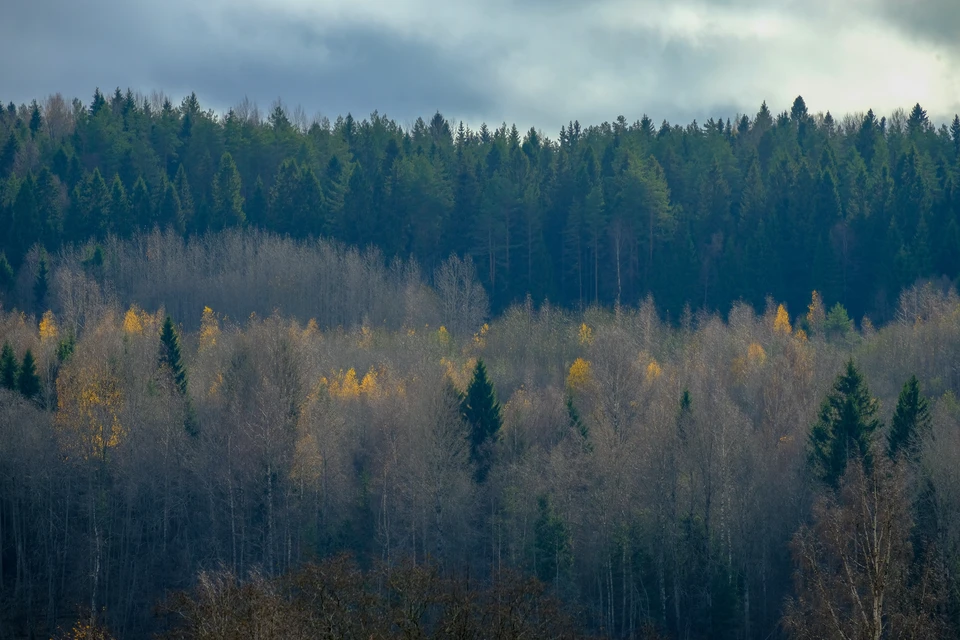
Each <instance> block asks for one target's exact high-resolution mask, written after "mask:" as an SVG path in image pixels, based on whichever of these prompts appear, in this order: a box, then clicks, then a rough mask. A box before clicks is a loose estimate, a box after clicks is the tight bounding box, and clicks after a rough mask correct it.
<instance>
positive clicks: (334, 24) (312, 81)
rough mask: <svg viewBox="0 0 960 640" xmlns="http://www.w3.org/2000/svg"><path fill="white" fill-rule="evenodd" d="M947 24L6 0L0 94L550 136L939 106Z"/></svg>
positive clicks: (879, 0)
mask: <svg viewBox="0 0 960 640" xmlns="http://www.w3.org/2000/svg"><path fill="white" fill-rule="evenodd" d="M958 29H960V1H958V0H920V1H919V2H901V1H900V0H847V1H845V2H829V1H827V0H804V1H800V0H772V1H770V0H766V1H761V0H675V1H673V2H670V3H663V2H658V1H655V0H597V1H596V2H591V3H586V2H581V1H580V0H446V1H445V2H442V3H441V2H435V1H434V0H276V1H272V2H268V1H267V0H230V1H229V2H228V1H227V0H191V1H188V0H173V1H172V2H167V3H145V2H131V1H121V0H89V1H86V2H75V1H70V0H31V1H27V0H17V1H15V2H13V3H11V6H7V7H5V8H4V20H3V21H2V22H0V41H3V42H4V43H6V45H7V48H8V50H9V51H15V52H17V55H16V56H13V57H11V58H8V61H7V63H5V64H4V65H3V66H2V67H0V99H3V100H11V99H12V100H14V101H16V102H25V101H29V100H30V99H32V98H35V97H36V98H43V97H44V96H46V95H48V94H51V93H55V92H61V93H63V94H64V95H65V96H67V97H73V96H78V97H80V98H81V99H83V100H84V101H85V102H89V99H90V95H91V94H92V92H93V88H94V87H95V86H99V87H101V89H103V90H104V91H108V92H109V91H112V89H113V87H116V86H120V87H122V88H126V87H130V88H133V89H134V90H141V91H143V92H145V93H149V92H150V91H152V90H162V91H165V92H166V93H167V94H168V95H170V96H171V97H173V98H175V99H179V98H180V97H181V96H183V95H184V94H186V93H189V92H190V91H196V92H197V94H198V96H199V97H200V99H201V102H202V103H203V104H204V106H206V107H209V108H213V109H215V110H217V111H224V110H225V109H227V108H229V107H230V106H232V105H234V104H237V103H238V102H239V101H241V100H242V99H243V98H244V97H245V96H246V97H249V98H250V99H251V100H253V101H256V102H257V103H258V104H259V105H260V107H261V109H262V110H264V111H265V110H266V109H268V108H269V106H270V104H271V103H272V102H273V101H274V100H275V99H277V98H278V97H279V98H282V100H283V102H284V103H285V104H286V105H288V106H290V107H293V106H295V105H298V104H299V105H301V106H302V107H303V109H304V111H305V112H306V113H307V114H308V115H313V114H314V113H317V112H321V113H323V114H325V115H328V116H330V117H334V116H336V115H337V114H343V113H346V112H347V111H350V112H352V113H353V114H354V115H355V116H358V117H362V116H366V115H367V114H369V113H370V112H371V111H373V110H375V109H376V110H378V111H380V112H381V113H386V114H387V115H389V116H391V117H393V118H396V119H397V120H398V121H399V122H401V123H409V122H410V121H412V120H413V119H414V118H416V117H417V116H423V117H425V118H426V117H429V116H430V115H431V114H432V113H433V112H434V110H438V109H439V110H440V111H441V112H443V113H444V114H445V115H446V116H448V117H453V118H462V119H464V120H467V121H468V122H469V123H471V124H472V125H474V126H476V125H478V124H479V123H480V122H482V121H486V122H488V123H489V124H491V125H496V124H499V123H500V122H502V121H507V122H516V123H517V125H518V126H520V127H522V128H526V127H529V126H537V127H541V128H542V129H544V130H545V131H546V132H547V133H548V134H550V135H555V134H556V132H557V131H558V130H559V128H560V126H561V125H562V124H564V123H566V122H568V121H570V120H573V119H579V120H580V121H581V123H585V124H593V123H599V122H602V121H605V120H606V121H612V120H613V119H614V118H616V117H617V116H618V115H621V114H622V115H624V116H626V117H627V118H628V119H629V120H631V121H632V120H634V119H637V118H639V117H640V116H641V115H642V114H644V113H647V114H649V115H650V116H651V117H652V118H653V119H654V120H655V121H656V122H658V123H659V122H660V121H661V120H662V119H668V120H670V121H671V122H673V123H683V124H685V123H687V122H690V121H691V120H693V119H694V118H696V119H697V120H698V121H700V122H703V121H704V120H706V119H707V118H710V117H714V118H717V117H724V118H726V117H731V118H732V117H733V116H734V115H735V114H736V113H738V112H745V113H748V114H754V113H756V111H757V109H758V108H759V104H760V103H761V102H762V101H763V100H767V101H768V102H769V103H770V105H771V109H773V110H774V111H778V110H782V109H786V108H789V105H790V103H791V102H792V100H793V98H794V97H795V96H796V95H797V94H802V95H804V97H805V98H807V104H808V106H809V107H810V108H811V110H813V111H818V110H823V111H826V110H827V109H830V110H832V111H833V112H834V113H835V114H840V113H843V112H846V111H855V110H865V109H866V108H869V107H873V108H875V109H876V110H878V111H880V112H883V111H887V112H889V110H890V109H892V108H894V107H897V106H907V107H909V106H910V104H912V103H913V101H915V100H921V101H923V102H924V106H925V107H927V108H928V110H929V111H930V113H931V114H940V113H952V110H953V109H954V108H955V107H956V106H957V105H958V102H960V87H958V81H957V79H956V78H954V77H953V74H952V68H953V66H952V65H953V63H954V62H955V59H956V57H957V54H958V50H957V49H956V48H955V45H954V43H953V39H954V34H955V33H956V32H957V30H958Z"/></svg>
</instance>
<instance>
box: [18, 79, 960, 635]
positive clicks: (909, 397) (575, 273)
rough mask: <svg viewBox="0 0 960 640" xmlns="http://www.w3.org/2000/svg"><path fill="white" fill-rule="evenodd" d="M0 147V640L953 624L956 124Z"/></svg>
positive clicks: (158, 125) (197, 119) (92, 135)
mask: <svg viewBox="0 0 960 640" xmlns="http://www.w3.org/2000/svg"><path fill="white" fill-rule="evenodd" d="M3 140H6V142H5V143H3V144H4V146H3V149H2V152H0V180H2V182H0V188H2V192H0V229H2V231H0V234H2V235H0V245H2V252H3V253H2V255H0V344H2V353H0V640H6V639H7V638H21V637H24V638H26V637H40V636H46V637H63V638H149V637H164V638H178V639H184V640H186V639H194V638H196V639H199V638H224V639H226V638H288V637H304V638H307V637H310V638H313V637H321V638H326V637H329V638H341V637H342V638H370V637H376V638H388V637H403V638H421V637H436V638H485V637H497V638H520V637H531V638H554V637H569V638H574V637H584V638H586V637H615V638H644V639H648V640H653V639H667V638H678V639H679V638H685V639H698V638H738V639H750V638H757V639H760V638H885V637H898V638H899V637H902V638H939V637H954V636H955V635H956V633H957V630H958V629H960V476H958V471H957V470H958V469H960V399H958V398H957V394H960V297H958V294H957V292H956V284H957V278H958V275H960V230H958V224H960V217H958V216H960V214H958V209H957V207H960V196H958V195H957V193H958V192H957V191H955V189H956V188H957V187H956V186H955V185H956V184H957V182H956V181H957V180H958V179H960V119H956V118H955V119H954V122H953V126H952V127H949V128H948V127H941V128H939V129H937V128H935V127H934V126H933V125H932V123H931V122H930V121H929V119H928V118H927V116H926V113H925V112H924V110H923V109H922V108H921V107H920V106H919V105H917V106H916V107H914V109H913V110H912V111H911V112H910V113H907V112H902V111H898V112H895V113H893V114H892V115H891V116H890V117H889V118H883V117H881V118H878V117H877V116H876V115H875V114H874V113H873V112H868V113H867V114H865V115H864V114H853V115H850V116H845V117H843V118H842V119H839V120H834V118H833V117H832V116H831V115H830V114H829V113H827V114H825V115H821V114H817V115H811V114H809V113H808V112H807V109H806V107H805V106H804V103H803V100H802V99H801V98H798V99H797V100H796V102H795V103H794V104H793V106H792V108H791V110H790V111H788V112H784V113H781V114H780V115H773V114H772V113H771V112H770V110H769V109H768V107H767V106H766V105H765V104H764V105H762V106H761V108H760V111H759V112H758V113H757V114H756V116H754V117H753V118H751V117H747V116H738V117H737V118H734V119H733V120H731V121H726V120H716V121H715V120H708V121H707V123H706V124H704V125H698V124H697V123H695V122H694V123H692V124H691V125H688V126H675V125H674V126H671V125H669V124H668V123H663V124H662V125H661V126H660V127H659V128H657V127H655V126H654V125H653V123H652V122H650V120H649V118H646V117H644V118H643V119H642V120H640V121H638V122H636V123H634V124H633V125H628V124H627V122H626V120H625V119H624V118H619V119H617V121H616V123H614V124H609V123H604V124H602V125H599V126H596V127H589V128H585V129H583V128H581V126H580V125H579V124H578V123H575V122H574V123H571V124H570V126H569V127H564V129H563V130H562V131H561V133H560V136H559V138H558V140H556V141H553V140H550V139H549V138H547V137H546V136H544V135H543V134H542V133H540V132H537V131H534V130H531V131H529V132H527V133H526V134H525V135H523V136H522V137H521V136H520V134H519V133H518V132H517V130H516V128H508V127H507V126H506V125H503V126H501V127H499V128H498V129H495V130H490V129H488V128H487V127H486V126H482V127H480V129H479V131H476V132H474V131H471V130H470V129H468V128H467V127H466V126H464V125H459V124H458V125H457V126H456V127H454V126H453V125H452V124H451V123H448V122H447V121H446V120H445V119H444V118H443V117H442V116H441V115H440V114H439V113H438V114H436V115H435V116H434V117H433V118H432V119H431V120H430V122H429V124H427V123H425V122H424V121H422V120H418V121H417V122H416V123H415V124H414V125H413V126H412V127H410V128H403V127H401V126H400V125H398V124H397V123H395V122H392V121H390V120H389V119H387V118H386V117H385V116H381V115H379V114H376V113H374V114H372V115H371V116H370V117H369V119H367V120H364V121H362V122H358V121H355V120H354V119H353V118H352V117H351V116H346V117H343V118H337V120H336V121H335V122H334V123H331V122H330V121H329V120H326V119H323V118H316V119H314V120H313V121H312V122H308V121H307V119H306V117H305V116H304V114H303V113H302V110H299V109H298V110H296V111H294V112H292V113H288V111H287V110H286V109H285V108H284V107H283V105H282V104H277V105H276V106H275V108H274V109H273V110H272V111H271V112H270V114H269V116H268V117H267V118H266V119H263V118H262V117H261V115H260V114H259V112H258V110H257V108H256V107H255V106H254V105H251V104H249V103H244V104H241V105H239V106H238V107H236V108H235V109H233V110H231V111H230V112H229V113H228V114H226V115H225V116H218V115H216V114H214V113H212V112H210V111H203V110H202V109H201V108H200V106H199V104H198V101H197V100H196V98H195V96H190V97H188V98H186V99H185V100H184V101H183V103H182V104H181V105H180V106H178V107H174V106H172V104H171V103H170V101H169V100H167V99H165V98H164V97H163V96H162V95H154V96H151V97H149V98H145V97H143V96H140V95H137V94H133V93H132V92H129V91H128V92H127V93H126V94H124V93H123V92H121V91H119V90H118V91H117V92H116V93H115V94H114V95H113V97H112V98H109V99H108V98H107V97H105V96H104V95H102V94H101V93H100V92H99V90H98V91H97V92H96V93H95V95H94V98H93V101H92V102H91V103H90V104H89V105H84V104H82V103H81V102H80V101H78V100H75V101H73V103H72V104H68V103H67V102H65V101H64V100H63V99H62V98H61V97H60V96H53V97H51V98H48V99H47V100H46V101H44V102H43V103H42V104H40V103H36V102H35V103H33V104H31V105H22V106H20V107H16V106H15V105H10V106H9V107H7V108H5V109H4V110H3V111H2V115H0V141H3ZM958 186H960V185H958ZM511 258H512V259H511Z"/></svg>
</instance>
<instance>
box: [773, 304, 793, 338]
mask: <svg viewBox="0 0 960 640" xmlns="http://www.w3.org/2000/svg"><path fill="white" fill-rule="evenodd" d="M773 330H774V332H775V333H784V334H787V335H790V334H791V333H792V332H793V329H792V328H791V327H790V316H789V315H788V314H787V309H786V307H784V306H783V305H782V304H781V305H780V306H778V307H777V316H776V317H775V318H774V319H773Z"/></svg>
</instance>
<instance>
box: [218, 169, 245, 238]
mask: <svg viewBox="0 0 960 640" xmlns="http://www.w3.org/2000/svg"><path fill="white" fill-rule="evenodd" d="M242 191H243V185H242V184H241V182H240V172H239V171H237V165H236V163H235V162H234V161H233V156H231V155H230V154H229V153H224V154H223V155H222V156H221V157H220V167H219V169H217V174H216V176H215V177H214V180H213V190H212V195H213V204H212V210H211V212H210V224H209V226H210V229H211V230H213V231H218V230H220V229H225V228H227V227H240V226H243V223H244V222H245V220H246V215H245V214H244V212H243V195H242Z"/></svg>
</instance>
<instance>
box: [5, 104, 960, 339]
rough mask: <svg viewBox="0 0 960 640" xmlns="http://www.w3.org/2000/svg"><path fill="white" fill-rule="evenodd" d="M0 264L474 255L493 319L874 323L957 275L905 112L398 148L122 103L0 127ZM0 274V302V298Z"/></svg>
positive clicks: (270, 118)
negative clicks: (274, 246) (722, 314)
mask: <svg viewBox="0 0 960 640" xmlns="http://www.w3.org/2000/svg"><path fill="white" fill-rule="evenodd" d="M0 145H2V149H0V238H2V241H0V244H2V246H0V250H2V251H4V252H5V254H6V258H7V261H9V262H10V263H12V265H13V266H14V267H16V266H18V265H19V264H20V261H21V260H22V258H23V256H24V255H25V254H26V253H27V251H28V250H29V249H30V247H31V246H32V245H33V244H34V243H35V242H37V241H38V240H39V241H40V242H41V243H42V244H43V245H44V246H45V247H46V248H47V249H48V250H51V251H53V250H55V249H56V248H57V247H58V246H60V245H61V244H62V243H64V242H68V243H69V242H74V243H75V242H85V241H86V240H87V239H89V238H91V237H94V238H104V237H106V236H107V235H109V234H114V235H116V236H119V237H121V238H125V237H129V236H130V235H131V234H132V233H134V232H135V231H137V230H138V229H140V230H149V229H151V228H153V227H154V226H159V227H160V229H161V230H165V229H167V228H172V229H174V230H175V231H176V232H177V233H181V234H197V233H202V232H204V231H208V230H219V229H225V228H234V227H241V226H252V227H258V228H262V229H268V230H272V231H275V232H278V233H281V234H290V235H292V236H293V237H295V238H304V237H307V236H314V237H317V236H324V237H327V238H331V239H337V240H340V241H343V242H346V243H348V244H351V245H357V246H366V245H375V246H376V247H378V248H379V250H380V251H381V252H382V254H383V256H384V257H385V258H386V259H387V260H390V259H392V258H394V257H397V256H399V257H402V258H404V259H406V258H408V257H410V256H413V257H415V258H416V259H417V261H418V262H419V264H420V265H421V266H422V267H424V268H425V269H426V271H427V272H428V273H429V272H432V271H433V270H434V268H435V267H436V266H437V265H438V264H440V263H441V262H442V261H443V260H444V259H445V258H446V257H447V256H449V255H450V254H451V253H456V254H458V255H461V256H463V255H468V254H469V255H471V256H472V257H473V259H474V261H475V263H476V264H477V267H478V273H479V276H480V281H481V283H482V284H483V286H484V287H485V288H486V289H487V292H488V293H489V295H490V299H491V302H492V304H493V308H494V310H497V311H499V310H502V309H504V308H506V306H508V305H509V304H510V303H511V302H514V301H522V300H523V298H524V296H525V295H526V294H528V293H529V294H530V295H532V297H533V299H534V300H535V301H536V302H540V301H542V300H544V299H549V300H551V301H552V302H554V303H555V304H560V305H562V306H567V307H582V306H584V305H587V304H590V303H603V304H612V303H614V302H616V301H620V302H622V303H635V302H636V301H638V300H640V299H642V298H643V297H644V296H645V295H646V294H647V293H652V294H653V295H654V297H655V298H656V299H657V300H658V301H659V302H660V304H661V305H662V306H663V307H664V309H666V310H669V312H670V313H671V314H673V316H674V317H678V316H679V314H680V312H681V310H682V308H683V306H684V304H685V303H689V304H691V305H692V306H693V307H694V308H699V307H704V308H707V309H718V310H724V309H727V308H729V306H730V304H731V303H732V302H734V301H737V300H741V299H742V300H744V301H746V302H749V303H751V304H753V305H754V306H755V308H759V307H762V305H763V301H764V298H765V296H767V295H774V296H777V297H778V299H783V300H785V301H786V302H787V303H788V304H789V306H790V307H791V308H799V307H800V306H801V305H803V304H806V300H807V299H808V297H809V292H810V291H812V290H814V289H816V290H817V291H820V292H821V294H822V295H823V298H824V300H826V301H827V302H828V303H829V304H830V305H833V304H834V303H837V302H839V303H841V304H843V305H844V306H845V307H846V308H847V309H848V310H849V311H850V313H851V314H852V315H853V317H854V318H857V319H859V318H860V317H862V316H863V315H864V314H867V313H869V314H870V315H871V317H872V318H873V320H874V321H879V320H888V319H890V317H891V313H892V312H893V309H894V307H895V302H896V298H897V295H898V294H899V291H900V290H901V289H902V288H903V287H905V286H908V285H910V284H912V283H913V282H914V280H916V279H917V278H918V277H940V276H946V277H947V278H949V279H951V280H953V279H956V278H957V276H958V275H960V223H958V221H957V220H958V214H960V209H958V208H960V195H958V193H960V186H958V185H960V182H958V181H960V120H958V119H956V118H955V119H954V121H953V123H952V126H950V127H949V128H948V127H946V126H941V127H940V128H936V127H935V126H934V125H933V124H932V123H931V122H930V120H929V119H928V117H927V115H926V112H925V111H924V110H923V109H922V108H921V106H920V105H916V106H915V107H914V108H913V109H912V111H911V112H910V113H909V114H908V113H906V112H903V111H897V112H895V113H893V114H891V115H890V117H889V118H886V117H879V116H877V115H876V114H874V113H873V112H872V111H870V112H868V113H866V114H856V115H849V116H845V117H843V118H842V119H835V118H834V117H833V116H832V115H831V114H830V113H829V112H828V113H826V114H816V115H814V114H811V113H809V112H808V110H807V108H806V106H805V104H804V102H803V99H802V98H797V100H796V101H795V102H794V104H793V105H792V107H791V108H790V110H789V111H784V112H783V113H779V114H776V113H773V112H772V111H771V110H770V109H769V108H768V107H767V105H766V104H764V105H762V106H761V108H760V110H759V111H758V112H757V113H756V114H755V115H752V116H749V115H743V116H738V117H737V118H734V119H732V120H731V119H726V120H725V119H723V118H721V119H717V120H714V119H712V118H711V119H710V120H708V121H707V122H706V123H704V124H702V125H701V124H698V123H697V122H693V123H691V124H689V125H685V126H681V125H670V124H668V123H667V122H663V123H662V124H660V125H659V126H657V125H656V124H655V123H654V122H652V121H651V120H650V119H649V118H647V117H646V116H644V117H643V118H642V119H640V120H638V121H636V122H633V123H632V124H631V123H629V122H628V121H627V120H626V119H625V118H623V117H620V118H618V119H617V120H616V121H614V122H613V123H603V124H601V125H598V126H590V127H581V125H580V124H579V123H577V122H573V123H571V124H570V125H569V126H568V127H564V128H563V129H562V130H561V131H560V133H559V137H557V138H556V139H555V140H554V139H550V138H548V137H546V136H544V134H543V133H541V132H538V131H535V130H530V131H527V132H526V133H522V132H519V131H517V129H516V127H508V126H507V125H506V124H504V125H502V126H500V127H498V128H495V129H491V128H488V127H487V126H486V125H483V126H481V127H480V128H479V130H477V131H472V130H470V129H469V128H467V127H465V126H463V125H462V124H460V125H459V126H458V125H455V124H454V123H450V122H448V121H447V120H445V119H444V118H443V116H442V115H440V114H439V113H437V114H435V115H434V116H433V117H432V118H431V119H429V122H426V121H424V120H422V119H418V120H417V121H416V122H415V123H414V124H413V125H412V126H411V127H408V128H403V127H401V126H400V125H398V124H397V123H396V122H394V121H392V120H390V119H388V118H387V117H386V116H384V115H381V114H378V113H374V114H372V115H371V116H370V117H369V118H368V119H366V120H362V121H360V120H356V119H354V118H353V117H352V116H350V115H347V116H346V117H339V118H337V119H336V121H335V122H332V123H331V122H330V121H329V120H327V119H323V118H321V119H315V120H314V121H312V122H309V123H308V121H307V119H306V118H305V116H304V115H303V112H302V110H300V109H297V110H296V111H295V112H293V113H290V112H288V111H286V110H285V109H284V108H283V107H282V106H280V105H279V104H278V105H277V106H276V107H274V108H273V109H272V111H270V113H269V114H267V115H266V117H264V116H263V115H262V114H261V113H260V112H259V111H258V110H257V109H256V108H255V107H254V106H252V105H250V104H249V103H244V104H242V105H240V106H238V107H236V108H234V109H232V110H230V111H229V112H228V113H227V114H226V115H222V116H218V115H215V114H214V113H212V112H210V111H205V110H204V109H203V108H202V107H201V105H200V104H199V102H198V100H197V98H196V97H195V96H193V95H191V96H189V97H187V98H186V99H184V100H183V102H182V103H181V104H180V105H179V106H174V105H173V104H171V103H170V101H169V100H167V99H165V98H164V97H162V96H154V97H153V98H150V99H146V98H143V97H142V96H139V95H135V94H133V93H131V92H130V91H127V92H126V93H123V92H121V91H120V90H119V89H118V90H117V91H116V92H115V93H114V94H113V95H112V96H107V95H104V94H102V93H100V91H99V90H98V91H97V92H96V93H95V95H94V97H93V100H92V101H91V102H90V103H89V104H83V103H81V102H80V101H78V100H74V102H73V103H72V104H68V103H67V102H65V101H64V100H63V98H61V97H60V96H53V97H51V98H49V99H47V100H46V101H45V102H44V103H43V104H42V105H41V104H39V103H37V102H34V103H32V104H31V105H29V106H27V105H24V106H21V107H19V108H18V107H15V106H14V105H13V104H10V105H9V106H8V107H6V108H5V109H3V110H2V113H0ZM2 265H3V261H2V260H0V280H2V279H4V277H5V276H4V271H5V269H4V267H3V266H2Z"/></svg>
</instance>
